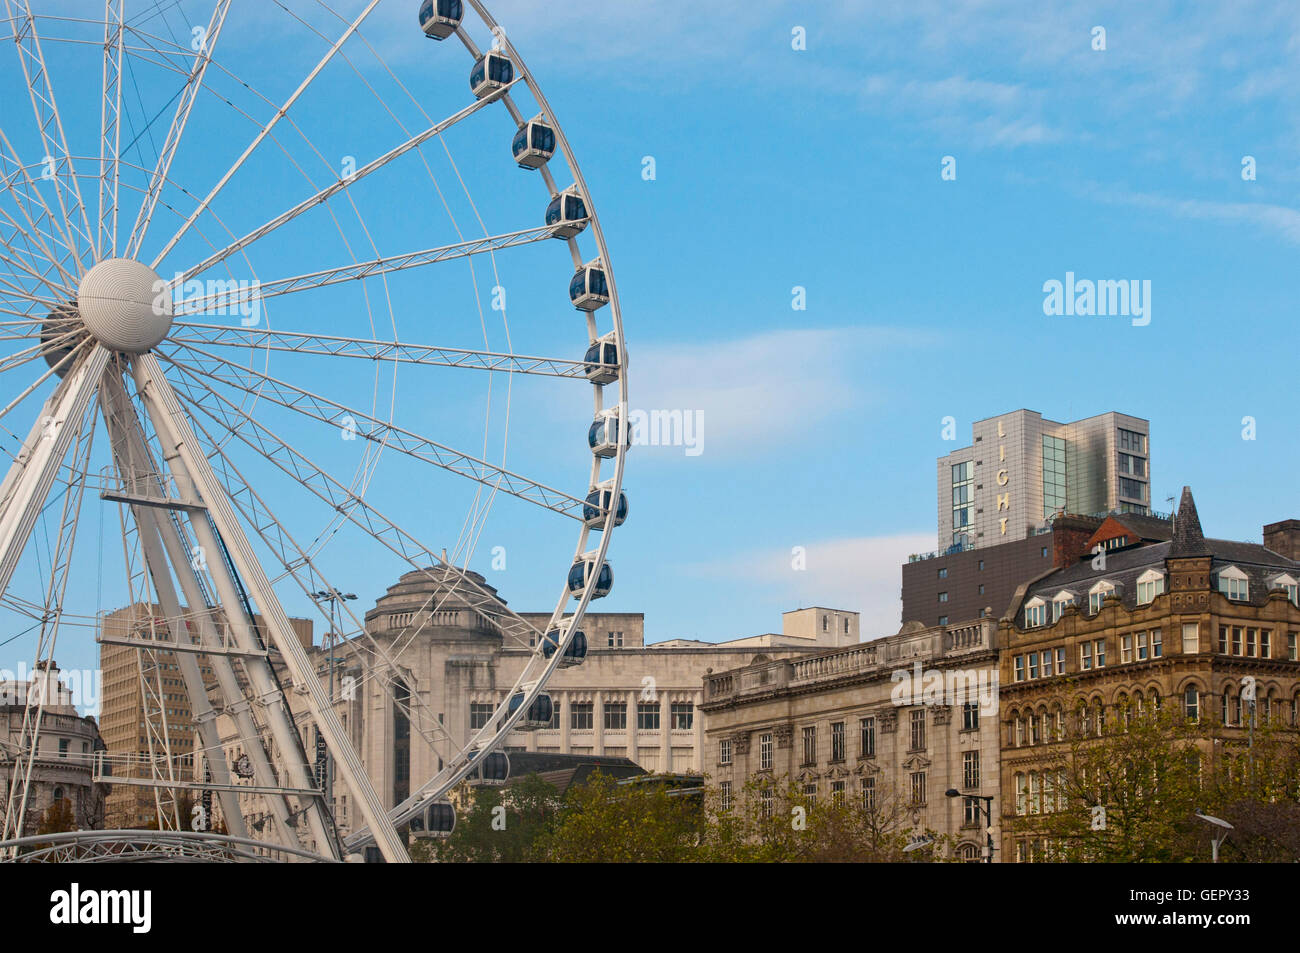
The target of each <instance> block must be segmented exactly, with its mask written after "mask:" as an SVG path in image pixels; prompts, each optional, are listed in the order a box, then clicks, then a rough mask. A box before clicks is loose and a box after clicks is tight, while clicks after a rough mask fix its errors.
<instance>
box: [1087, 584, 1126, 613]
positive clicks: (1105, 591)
mask: <svg viewBox="0 0 1300 953" xmlns="http://www.w3.org/2000/svg"><path fill="white" fill-rule="evenodd" d="M1117 595H1119V588H1118V587H1117V586H1116V585H1115V583H1113V582H1107V581H1106V580H1105V579H1103V580H1102V581H1101V582H1099V583H1097V585H1095V586H1093V587H1092V588H1091V589H1089V590H1088V612H1089V613H1090V614H1092V615H1096V614H1097V613H1098V612H1100V611H1101V607H1102V605H1103V604H1104V603H1105V602H1106V597H1107V596H1117Z"/></svg>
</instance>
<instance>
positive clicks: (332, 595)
mask: <svg viewBox="0 0 1300 953" xmlns="http://www.w3.org/2000/svg"><path fill="white" fill-rule="evenodd" d="M311 595H312V598H313V599H317V600H320V601H322V602H328V603H329V604H330V631H329V635H327V636H326V637H325V651H326V653H327V658H328V662H329V673H330V674H329V686H330V705H331V706H333V705H334V702H335V699H334V640H335V638H336V636H337V634H338V633H337V630H336V628H335V625H334V610H335V607H336V606H337V604H338V602H339V601H340V600H342V601H344V602H350V601H351V600H353V599H355V598H356V597H357V594H356V593H355V592H339V590H337V589H321V590H318V591H316V592H313V593H312V594H311ZM323 780H324V782H325V803H326V804H328V805H329V806H330V810H331V811H333V810H334V752H332V751H329V750H326V752H325V777H324V779H323Z"/></svg>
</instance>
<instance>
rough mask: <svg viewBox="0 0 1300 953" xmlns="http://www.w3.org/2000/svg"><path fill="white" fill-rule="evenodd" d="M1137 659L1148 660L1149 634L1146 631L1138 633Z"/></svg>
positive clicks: (1140, 660)
mask: <svg viewBox="0 0 1300 953" xmlns="http://www.w3.org/2000/svg"><path fill="white" fill-rule="evenodd" d="M1137 660H1138V661H1139V662H1145V661H1146V660H1147V634H1146V633H1145V632H1139V633H1138V634H1137Z"/></svg>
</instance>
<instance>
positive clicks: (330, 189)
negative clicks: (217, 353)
mask: <svg viewBox="0 0 1300 953" xmlns="http://www.w3.org/2000/svg"><path fill="white" fill-rule="evenodd" d="M516 82H518V81H516ZM511 85H513V84H511ZM509 88H510V87H509V86H505V87H503V88H502V89H499V90H497V91H496V92H494V93H492V94H491V95H488V96H484V97H483V98H482V99H478V100H475V101H474V102H473V103H471V104H470V105H468V106H466V107H465V108H464V109H462V110H460V111H459V112H457V113H454V114H453V115H451V116H449V117H448V118H447V119H444V120H443V121H442V122H438V123H434V124H433V125H432V126H430V127H429V128H427V129H425V130H424V131H423V132H420V133H418V134H416V135H414V136H412V137H411V138H410V139H407V140H406V141H405V142H403V143H402V144H401V145H398V146H394V147H393V148H392V149H390V150H388V151H387V152H385V153H384V154H383V155H381V156H380V157H379V158H377V159H372V160H371V161H370V162H367V163H366V164H365V165H363V166H362V167H361V168H359V169H357V170H356V172H354V173H353V174H352V175H350V176H348V177H347V178H345V179H339V180H337V181H335V182H333V183H332V184H330V185H327V186H326V187H325V188H323V189H321V190H320V191H319V192H317V193H316V194H315V195H312V196H310V197H309V198H306V199H303V200H302V201H301V202H299V203H298V204H297V205H295V206H293V207H292V208H289V209H286V210H285V211H283V212H281V213H280V214H279V215H277V216H275V218H272V219H271V220H269V221H268V222H266V223H265V224H263V225H260V226H258V227H257V228H255V229H253V230H252V231H251V232H249V233H248V234H247V235H245V236H243V237H242V238H238V239H236V240H235V241H233V242H231V243H230V244H229V245H227V246H226V247H225V248H223V249H221V250H220V251H217V252H214V253H213V254H211V255H209V256H208V257H207V258H205V259H204V260H203V261H201V262H199V263H198V264H197V265H194V266H192V267H190V268H188V269H187V270H185V271H184V272H182V273H181V274H180V276H179V277H178V278H177V279H176V281H175V282H174V285H175V284H180V283H182V282H184V281H188V280H189V279H190V278H193V277H194V276H195V275H201V274H203V273H204V272H205V271H207V270H208V269H209V268H211V267H212V266H214V265H218V264H220V263H221V262H223V261H225V260H226V259H227V258H229V257H230V256H231V255H233V254H235V253H237V252H239V251H241V250H243V249H244V248H247V247H248V246H249V245H251V244H253V243H254V242H255V241H257V240H258V239H259V238H265V237H266V236H267V235H269V234H270V233H271V232H273V231H275V230H276V229H277V228H280V227H281V226H282V225H286V224H288V223H289V222H292V221H293V220H294V219H295V218H297V217H298V216H299V215H302V214H303V213H304V212H307V211H310V210H311V209H314V208H316V207H317V206H318V205H322V204H323V203H325V202H327V201H329V199H330V198H331V197H332V196H334V195H337V194H338V193H339V192H342V191H343V190H344V189H347V188H350V187H351V186H353V185H355V184H356V183H357V182H360V181H361V180H362V179H364V178H365V177H366V176H368V175H370V174H371V173H372V172H375V171H376V170H378V169H382V168H383V167H384V166H386V165H388V163H390V162H392V161H393V160H394V159H397V158H400V157H401V156H404V155H406V153H408V152H410V151H411V150H412V149H415V148H418V147H419V146H421V145H423V144H424V143H425V142H428V141H429V140H430V139H432V138H433V137H434V136H437V135H440V134H442V133H443V132H445V131H447V130H448V129H450V128H451V127H452V126H454V125H456V124H457V123H458V122H460V121H461V120H463V119H466V118H468V117H469V116H472V115H474V113H476V112H478V111H479V110H480V109H483V108H484V107H486V106H488V105H490V104H491V103H494V102H496V101H497V100H498V99H500V98H501V96H503V95H504V94H505V91H506V90H507V89H509ZM205 201H206V200H205ZM537 231H542V230H540V229H530V230H529V232H530V233H531V232H537ZM545 231H546V232H550V231H553V229H549V228H548V229H546V230H545ZM521 234H523V233H513V235H515V236H518V235H521ZM546 237H549V235H545V234H544V235H535V236H532V237H529V238H528V239H526V240H527V241H535V240H536V239H537V238H546ZM482 241H483V242H485V243H490V242H491V241H492V239H491V238H487V239H483V240H482ZM174 244H175V240H173V241H172V242H171V243H169V244H168V246H167V247H166V248H164V249H163V252H162V254H161V255H159V256H158V258H157V259H156V260H155V262H154V267H155V268H157V267H158V265H159V264H160V263H161V262H162V260H163V258H164V257H165V256H166V254H167V252H169V251H170V250H171V248H172V246H173V245H174ZM458 247H459V246H448V248H452V249H455V248H458ZM441 250H442V249H432V250H431V251H433V252H437V251H441ZM477 250H478V251H491V250H493V249H491V248H490V247H484V248H479V249H477ZM429 253H430V252H416V253H414V255H411V256H403V257H410V258H412V259H414V258H417V257H418V256H421V255H428V254H429ZM462 254H472V252H462ZM447 257H459V256H458V255H448V256H447ZM397 260H398V261H400V260H402V259H397ZM435 260H436V259H435ZM382 261H383V260H382V259H381V260H380V262H376V263H375V264H380V263H381V262H382ZM424 263H425V262H422V261H413V262H412V263H411V264H424ZM368 266H369V263H367V264H366V265H362V266H360V267H368ZM352 267H354V268H355V267H358V266H352ZM401 267H408V268H409V267H411V265H410V264H406V265H402V266H401ZM392 270H396V269H392ZM338 271H340V272H344V271H347V269H339V270H338ZM322 274H323V275H325V276H328V275H329V274H330V272H325V273H322ZM311 277H314V276H303V278H302V279H290V280H305V279H309V278H311ZM355 277H364V275H355V274H344V275H343V276H342V278H338V279H335V280H343V279H344V278H355ZM331 283H332V281H321V282H319V284H331ZM292 290H301V289H297V288H295V289H292Z"/></svg>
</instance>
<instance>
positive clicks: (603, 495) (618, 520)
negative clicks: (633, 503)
mask: <svg viewBox="0 0 1300 953" xmlns="http://www.w3.org/2000/svg"><path fill="white" fill-rule="evenodd" d="M612 492H613V491H612V490H611V489H610V486H609V484H605V483H602V484H601V485H600V486H598V487H596V489H594V490H592V491H591V492H590V493H588V494H587V499H586V500H584V501H583V504H582V521H583V522H584V523H586V524H587V525H588V526H591V527H600V528H603V527H604V525H605V516H606V514H607V513H608V512H609V500H610V496H611V495H612ZM625 519H627V494H626V493H624V492H623V491H622V490H620V491H619V494H618V508H617V509H616V510H615V511H614V525H615V526H622V525H623V521H624V520H625Z"/></svg>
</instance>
